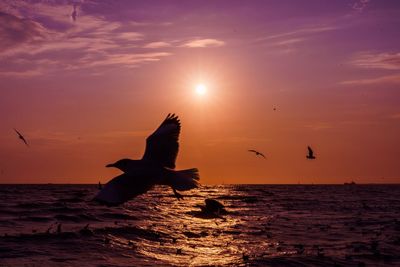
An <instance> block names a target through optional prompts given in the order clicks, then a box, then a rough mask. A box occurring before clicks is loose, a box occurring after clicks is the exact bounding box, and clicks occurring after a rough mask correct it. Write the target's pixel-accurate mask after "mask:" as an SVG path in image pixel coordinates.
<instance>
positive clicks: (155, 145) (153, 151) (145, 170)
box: [94, 114, 199, 206]
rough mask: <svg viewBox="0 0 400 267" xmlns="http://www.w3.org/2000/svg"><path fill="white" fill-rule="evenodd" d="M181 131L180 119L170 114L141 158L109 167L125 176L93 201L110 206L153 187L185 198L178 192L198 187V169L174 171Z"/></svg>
mask: <svg viewBox="0 0 400 267" xmlns="http://www.w3.org/2000/svg"><path fill="white" fill-rule="evenodd" d="M180 129H181V124H180V121H179V119H178V117H177V116H176V115H175V114H168V116H167V117H166V119H165V120H164V121H163V122H162V123H161V125H160V126H159V127H158V128H157V129H156V130H155V132H154V133H153V134H151V135H150V136H149V137H147V139H146V150H145V152H144V155H143V157H142V159H140V160H132V159H121V160H118V161H117V162H115V163H112V164H108V165H107V166H106V167H114V168H118V169H120V170H121V171H123V172H124V173H123V174H121V175H119V176H117V177H115V178H113V179H112V180H111V181H109V182H108V183H107V184H106V185H104V186H103V188H102V190H101V191H100V192H99V193H98V194H97V195H96V197H95V198H94V200H96V201H98V202H100V203H103V204H106V205H110V206H111V205H119V204H122V203H124V202H126V201H128V200H130V199H132V198H134V197H136V196H138V195H140V194H143V193H146V192H147V191H148V190H150V189H151V188H152V187H153V186H154V185H168V186H170V187H171V188H172V189H173V191H174V193H175V196H176V197H177V198H178V199H180V198H182V196H181V195H180V194H179V193H178V192H177V190H179V191H186V190H190V189H193V188H196V187H197V186H198V180H199V173H198V170H197V169H196V168H193V169H186V170H180V171H177V170H174V168H175V161H176V157H177V155H178V150H179V143H178V139H179V133H180Z"/></svg>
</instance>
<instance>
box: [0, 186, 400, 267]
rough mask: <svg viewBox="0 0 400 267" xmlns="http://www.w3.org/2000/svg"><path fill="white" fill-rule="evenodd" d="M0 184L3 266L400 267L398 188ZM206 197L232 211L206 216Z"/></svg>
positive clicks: (0, 241) (399, 201)
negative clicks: (99, 198)
mask: <svg viewBox="0 0 400 267" xmlns="http://www.w3.org/2000/svg"><path fill="white" fill-rule="evenodd" d="M98 190H99V188H98V186H97V185H56V184H47V185H0V266H24V267H30V266H40V267H44V266H99V267H100V266H104V267H111V266H400V185H358V184H357V185H354V184H348V185H212V186H211V185H210V186H201V187H200V188H198V189H195V190H191V191H187V192H184V199H183V200H178V199H177V198H175V196H174V194H173V192H172V190H171V189H170V188H167V187H162V186H160V187H156V188H154V189H152V190H151V191H149V192H148V193H146V194H144V195H141V196H138V197H136V198H134V199H132V200H131V201H129V202H127V203H125V204H123V205H121V206H118V207H106V206H103V205H100V204H97V203H96V202H93V201H92V199H93V197H94V196H95V194H96V193H97V192H98ZM206 199H214V200H217V201H219V202H220V203H221V204H223V205H224V206H225V212H214V213H210V212H205V211H204V210H205V209H204V207H203V209H202V206H204V203H205V200H206Z"/></svg>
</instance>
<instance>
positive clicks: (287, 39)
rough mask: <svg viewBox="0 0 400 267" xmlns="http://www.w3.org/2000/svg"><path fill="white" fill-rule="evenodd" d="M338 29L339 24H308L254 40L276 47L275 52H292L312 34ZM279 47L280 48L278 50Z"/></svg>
mask: <svg viewBox="0 0 400 267" xmlns="http://www.w3.org/2000/svg"><path fill="white" fill-rule="evenodd" d="M336 29H338V27H337V26H325V25H322V26H316V27H315V26H314V27H310V26H306V27H302V28H299V29H296V30H294V31H288V32H283V33H275V34H270V35H266V36H264V37H261V38H257V39H256V40H255V41H254V42H255V43H261V44H263V45H266V46H268V47H270V48H275V49H274V53H277V52H279V53H285V54H287V53H291V52H294V51H296V45H298V44H300V43H303V42H305V41H307V40H308V39H310V38H312V36H314V35H316V34H320V33H324V32H328V31H333V30H336ZM276 49H278V50H276Z"/></svg>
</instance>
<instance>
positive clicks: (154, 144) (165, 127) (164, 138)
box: [142, 114, 181, 169]
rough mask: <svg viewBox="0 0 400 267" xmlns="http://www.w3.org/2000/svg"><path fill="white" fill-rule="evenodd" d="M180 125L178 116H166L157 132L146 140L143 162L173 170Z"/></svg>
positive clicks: (177, 148)
mask: <svg viewBox="0 0 400 267" xmlns="http://www.w3.org/2000/svg"><path fill="white" fill-rule="evenodd" d="M180 130H181V123H180V121H179V118H178V116H176V115H175V114H168V116H167V118H165V120H164V121H163V122H162V123H161V125H160V126H159V127H158V128H157V130H156V131H155V132H154V133H152V134H151V135H150V136H149V137H147V139H146V150H145V152H144V155H143V158H142V159H143V160H146V161H152V162H156V163H159V164H161V165H162V166H164V167H168V168H172V169H173V168H175V160H176V157H177V155H178V150H179V143H178V141H179V133H180Z"/></svg>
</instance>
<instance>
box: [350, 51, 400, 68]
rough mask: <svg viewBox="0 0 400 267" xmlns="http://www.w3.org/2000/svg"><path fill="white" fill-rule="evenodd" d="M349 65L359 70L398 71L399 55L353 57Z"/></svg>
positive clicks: (385, 54)
mask: <svg viewBox="0 0 400 267" xmlns="http://www.w3.org/2000/svg"><path fill="white" fill-rule="evenodd" d="M350 64H352V65H354V66H357V67H360V68H374V69H387V70H399V69H400V53H370V52H363V53H359V54H357V55H355V56H354V57H353V59H352V60H351V61H350Z"/></svg>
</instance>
